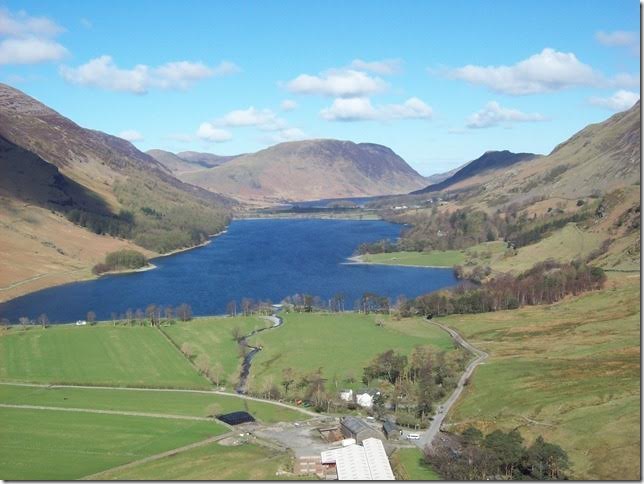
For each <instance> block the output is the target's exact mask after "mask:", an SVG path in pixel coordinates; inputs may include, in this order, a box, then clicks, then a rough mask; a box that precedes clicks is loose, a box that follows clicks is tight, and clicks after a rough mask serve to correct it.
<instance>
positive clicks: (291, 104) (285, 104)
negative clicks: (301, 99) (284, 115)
mask: <svg viewBox="0 0 644 484" xmlns="http://www.w3.org/2000/svg"><path fill="white" fill-rule="evenodd" d="M281 108H282V111H293V110H294V109H297V103H296V102H295V101H293V100H292V99H284V101H282V104H281Z"/></svg>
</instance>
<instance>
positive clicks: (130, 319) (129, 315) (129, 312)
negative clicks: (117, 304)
mask: <svg viewBox="0 0 644 484" xmlns="http://www.w3.org/2000/svg"><path fill="white" fill-rule="evenodd" d="M125 319H127V321H128V322H129V323H132V322H133V321H134V311H132V310H131V309H130V308H127V311H125Z"/></svg>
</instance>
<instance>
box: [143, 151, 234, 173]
mask: <svg viewBox="0 0 644 484" xmlns="http://www.w3.org/2000/svg"><path fill="white" fill-rule="evenodd" d="M146 153H147V154H148V155H150V156H151V157H152V158H154V159H155V160H157V161H158V162H159V163H161V164H162V165H163V166H164V167H165V168H167V170H168V172H169V173H172V174H174V175H180V174H184V173H189V172H192V171H199V170H203V169H207V168H213V167H215V166H219V165H221V164H223V163H226V162H227V161H230V160H233V159H235V158H237V157H238V156H239V155H237V156H219V155H214V154H212V153H199V152H196V151H182V152H181V153H176V154H175V153H171V152H170V151H164V150H148V151H146Z"/></svg>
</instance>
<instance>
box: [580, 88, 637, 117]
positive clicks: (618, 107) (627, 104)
mask: <svg viewBox="0 0 644 484" xmlns="http://www.w3.org/2000/svg"><path fill="white" fill-rule="evenodd" d="M639 98H640V95H639V94H637V93H636V92H631V91H624V90H619V91H617V92H616V93H615V94H613V95H612V96H610V97H591V98H590V99H588V102H589V103H590V104H593V105H595V106H599V107H602V108H606V109H610V110H611V111H615V112H619V111H626V110H627V109H629V108H631V107H633V105H634V104H635V103H636V102H637V101H638V100H639Z"/></svg>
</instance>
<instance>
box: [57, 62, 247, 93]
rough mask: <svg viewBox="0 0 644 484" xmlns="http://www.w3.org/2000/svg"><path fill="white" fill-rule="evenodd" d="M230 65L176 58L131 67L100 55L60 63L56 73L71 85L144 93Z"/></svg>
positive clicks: (185, 83) (182, 85)
mask: <svg viewBox="0 0 644 484" xmlns="http://www.w3.org/2000/svg"><path fill="white" fill-rule="evenodd" d="M232 66H234V64H232V63H226V62H225V63H222V64H220V65H219V66H217V67H214V68H212V67H208V66H207V65H205V64H203V63H202V62H190V61H177V62H168V63H167V64H163V65H161V66H158V67H150V66H147V65H144V64H139V65H136V66H134V67H133V68H131V69H121V68H119V67H118V66H117V65H116V64H115V63H114V60H113V59H112V57H110V56H109V55H103V56H101V57H97V58H95V59H92V60H90V61H89V62H87V63H86V64H83V65H81V66H79V67H75V68H73V67H67V66H61V68H60V74H61V76H62V77H63V79H65V80H66V81H67V82H70V83H72V84H79V85H83V86H92V87H98V88H101V89H106V90H108V91H124V92H131V93H134V94H145V93H147V92H148V91H149V90H150V89H152V88H158V89H187V88H188V87H190V86H192V85H193V84H195V83H196V82H197V81H200V80H202V79H207V78H209V77H213V76H222V75H230V74H232V73H233V71H234V68H233V67H232ZM235 67H236V66H235Z"/></svg>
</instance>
